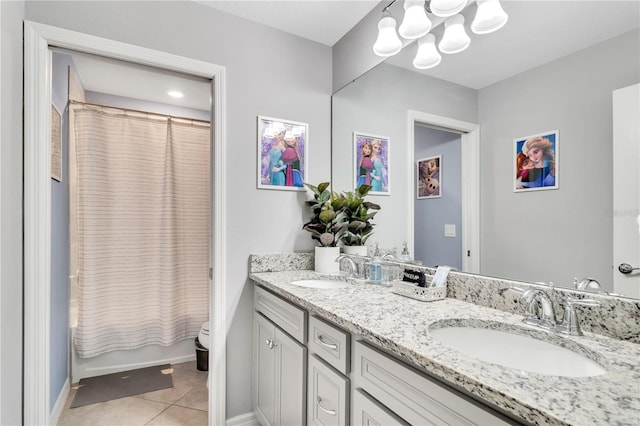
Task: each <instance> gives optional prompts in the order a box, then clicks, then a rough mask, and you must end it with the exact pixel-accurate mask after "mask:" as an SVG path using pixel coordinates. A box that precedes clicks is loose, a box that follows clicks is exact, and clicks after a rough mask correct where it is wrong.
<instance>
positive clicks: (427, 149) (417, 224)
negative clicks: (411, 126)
mask: <svg viewBox="0 0 640 426" xmlns="http://www.w3.org/2000/svg"><path fill="white" fill-rule="evenodd" d="M461 142H462V141H461V138H460V135H459V134H457V133H451V132H446V131H443V130H438V129H432V128H429V127H424V126H416V127H415V132H414V148H413V157H414V158H415V160H416V161H418V160H420V159H422V158H430V157H435V156H437V155H440V156H442V158H441V161H442V162H441V163H440V183H441V185H442V186H441V187H440V191H441V192H440V195H441V196H440V197H439V198H426V199H416V200H415V204H414V206H413V212H414V213H413V218H414V219H413V226H414V229H413V235H414V243H413V250H414V258H415V259H418V260H422V262H423V264H424V265H426V266H437V265H447V266H452V267H454V268H456V269H458V270H459V271H461V270H462V237H461V234H460V232H461V231H462V182H461V175H460V173H461V162H462V145H461ZM415 170H416V167H415V164H414V182H417V178H418V176H417V173H416V172H415ZM415 193H416V190H415V189H414V195H413V196H414V197H415ZM445 224H451V225H455V227H456V236H455V237H445V236H444V226H445Z"/></svg>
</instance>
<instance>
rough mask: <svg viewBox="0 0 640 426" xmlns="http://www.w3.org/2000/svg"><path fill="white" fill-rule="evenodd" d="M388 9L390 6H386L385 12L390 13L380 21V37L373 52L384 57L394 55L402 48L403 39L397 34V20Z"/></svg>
mask: <svg viewBox="0 0 640 426" xmlns="http://www.w3.org/2000/svg"><path fill="white" fill-rule="evenodd" d="M387 9H388V7H386V8H385V10H384V11H383V13H387V14H388V15H387V16H384V17H383V18H382V19H380V22H378V38H377V39H376V42H375V43H374V45H373V52H374V53H375V54H376V55H378V56H382V57H383V58H386V57H388V56H393V55H395V54H396V53H398V52H399V51H400V50H401V49H402V41H401V40H400V38H398V34H396V20H395V19H393V17H392V16H391V13H389V11H388V10H387Z"/></svg>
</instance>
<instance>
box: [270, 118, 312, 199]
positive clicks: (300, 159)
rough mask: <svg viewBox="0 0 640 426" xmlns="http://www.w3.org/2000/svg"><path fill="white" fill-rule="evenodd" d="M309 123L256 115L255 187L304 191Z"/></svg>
mask: <svg viewBox="0 0 640 426" xmlns="http://www.w3.org/2000/svg"><path fill="white" fill-rule="evenodd" d="M308 146H309V125H308V124H307V123H301V122H298V121H291V120H283V119H280V118H271V117H263V116H258V189H283V190H293V191H304V182H305V181H306V180H307V152H308Z"/></svg>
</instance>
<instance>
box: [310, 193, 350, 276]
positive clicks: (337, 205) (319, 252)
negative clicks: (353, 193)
mask: <svg viewBox="0 0 640 426" xmlns="http://www.w3.org/2000/svg"><path fill="white" fill-rule="evenodd" d="M305 186H306V187H307V188H309V189H310V190H311V191H312V192H313V200H308V201H306V202H305V204H306V205H307V207H309V210H310V211H311V214H312V216H311V219H309V221H308V222H307V223H305V224H304V225H303V226H302V228H303V229H304V230H306V231H309V232H310V233H311V238H312V239H313V240H315V241H317V242H318V243H319V244H320V245H319V246H316V248H315V269H316V271H317V272H329V273H333V272H338V271H339V265H338V263H337V262H336V261H335V259H336V257H338V256H339V255H340V247H338V246H337V243H338V241H340V237H341V235H342V233H343V232H344V231H345V230H346V229H347V225H348V223H347V220H346V218H347V214H346V212H345V206H346V199H345V198H344V197H342V196H340V195H339V194H337V193H336V192H333V191H330V190H329V189H328V188H329V182H323V183H321V184H319V185H318V186H314V185H311V184H308V183H305Z"/></svg>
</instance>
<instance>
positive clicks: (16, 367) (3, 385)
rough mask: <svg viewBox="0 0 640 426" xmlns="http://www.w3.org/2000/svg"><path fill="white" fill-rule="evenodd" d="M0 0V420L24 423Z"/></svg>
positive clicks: (18, 224) (4, 14)
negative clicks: (0, 236)
mask: <svg viewBox="0 0 640 426" xmlns="http://www.w3.org/2000/svg"><path fill="white" fill-rule="evenodd" d="M24 8H25V5H24V2H22V1H10V2H7V1H0V31H1V33H0V93H2V96H1V97H0V235H2V238H1V239H0V424H3V425H18V424H21V423H22V20H23V19H24Z"/></svg>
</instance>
